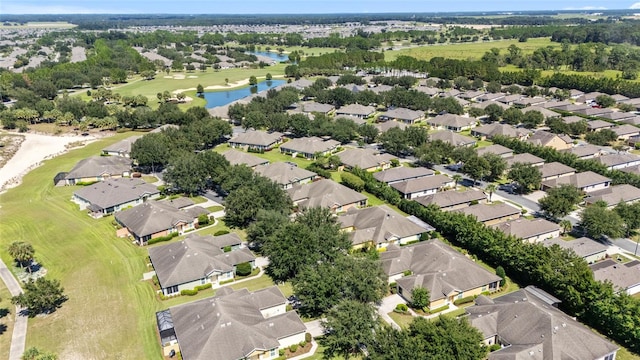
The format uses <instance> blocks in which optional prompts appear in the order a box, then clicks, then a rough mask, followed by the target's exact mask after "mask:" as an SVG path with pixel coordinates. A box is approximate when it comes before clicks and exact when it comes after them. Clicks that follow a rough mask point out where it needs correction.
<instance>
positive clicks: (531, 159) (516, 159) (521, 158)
mask: <svg viewBox="0 0 640 360" xmlns="http://www.w3.org/2000/svg"><path fill="white" fill-rule="evenodd" d="M505 161H506V162H507V166H508V167H511V166H513V164H515V163H520V164H530V165H535V164H541V163H542V164H544V159H542V158H539V157H537V156H535V155H533V154H529V153H522V154H515V155H513V156H511V157H508V158H506V159H505Z"/></svg>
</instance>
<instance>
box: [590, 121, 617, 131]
mask: <svg viewBox="0 0 640 360" xmlns="http://www.w3.org/2000/svg"><path fill="white" fill-rule="evenodd" d="M613 127H614V124H612V123H610V122H607V121H604V120H591V121H587V129H589V131H600V130H604V129H611V128H613Z"/></svg>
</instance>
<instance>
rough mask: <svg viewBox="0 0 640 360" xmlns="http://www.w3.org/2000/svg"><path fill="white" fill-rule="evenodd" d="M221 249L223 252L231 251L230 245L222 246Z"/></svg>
mask: <svg viewBox="0 0 640 360" xmlns="http://www.w3.org/2000/svg"><path fill="white" fill-rule="evenodd" d="M222 250H223V251H224V252H229V251H231V246H225V247H223V248H222Z"/></svg>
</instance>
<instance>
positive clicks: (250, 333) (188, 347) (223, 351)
mask: <svg viewBox="0 0 640 360" xmlns="http://www.w3.org/2000/svg"><path fill="white" fill-rule="evenodd" d="M267 300H270V301H267ZM275 301H277V302H278V303H284V302H285V301H286V299H285V298H284V296H283V295H282V293H281V292H280V290H279V289H278V288H277V287H276V286H273V287H271V288H267V289H264V290H259V291H255V292H253V293H250V292H249V291H247V290H246V289H243V290H239V291H232V290H226V289H225V291H224V294H223V295H218V296H215V297H213V298H207V299H202V300H198V301H195V302H192V303H188V304H184V305H179V306H174V307H172V308H171V309H170V310H171V315H172V318H173V323H174V328H175V332H176V337H177V338H178V343H179V344H180V350H181V354H182V358H183V359H185V360H209V359H216V360H237V359H244V358H246V357H248V356H249V355H250V354H251V353H252V352H253V351H254V350H268V349H273V348H278V347H279V346H280V344H279V341H278V340H280V339H282V338H285V337H288V336H292V335H295V334H300V333H304V332H305V331H306V327H305V325H304V323H302V320H300V317H299V316H298V315H297V314H296V312H294V311H289V312H286V313H284V314H280V315H275V316H272V317H269V318H265V317H263V315H262V313H261V312H260V310H261V309H264V308H266V307H267V306H268V305H271V306H275V305H278V304H277V303H274V302H275ZM270 303H271V304H270Z"/></svg>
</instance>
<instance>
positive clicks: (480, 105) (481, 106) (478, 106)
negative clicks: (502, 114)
mask: <svg viewBox="0 0 640 360" xmlns="http://www.w3.org/2000/svg"><path fill="white" fill-rule="evenodd" d="M481 97H482V96H481ZM492 104H495V105H498V106H499V107H500V108H502V110H507V109H508V108H509V107H510V106H509V105H505V104H503V103H501V102H497V101H493V100H487V101H481V102H476V103H473V104H471V107H472V108H476V109H482V110H484V109H486V108H487V106H489V105H492Z"/></svg>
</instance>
